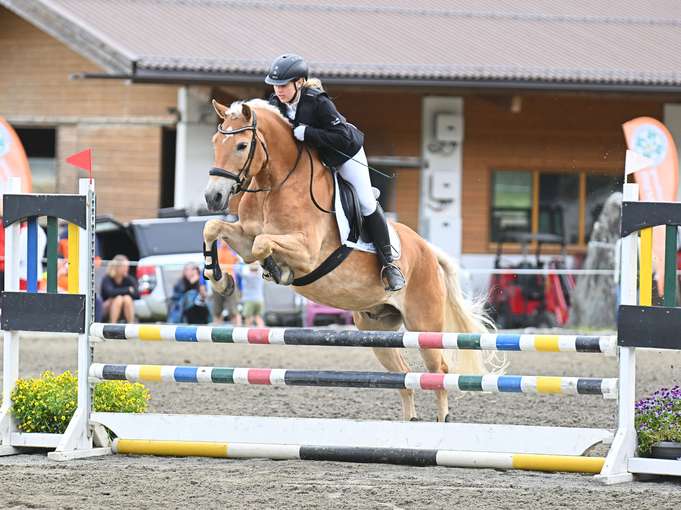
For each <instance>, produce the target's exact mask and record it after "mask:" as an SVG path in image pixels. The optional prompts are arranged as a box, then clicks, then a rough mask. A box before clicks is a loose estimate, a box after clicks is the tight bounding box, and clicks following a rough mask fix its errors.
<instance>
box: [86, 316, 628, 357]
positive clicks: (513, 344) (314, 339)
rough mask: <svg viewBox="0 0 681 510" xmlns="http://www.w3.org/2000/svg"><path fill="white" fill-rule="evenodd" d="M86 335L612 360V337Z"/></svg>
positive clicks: (201, 330)
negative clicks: (569, 355)
mask: <svg viewBox="0 0 681 510" xmlns="http://www.w3.org/2000/svg"><path fill="white" fill-rule="evenodd" d="M90 334H91V335H92V336H93V337H95V338H99V339H102V340H142V341H175V342H213V343H236V344H273V345H314V346H331V347H394V348H408V349H468V350H489V351H535V352H582V353H602V354H604V355H606V356H615V355H616V352H617V337H616V336H614V335H612V336H611V335H604V336H589V335H522V334H520V335H515V334H505V333H504V334H494V333H434V332H432V333H424V332H411V331H358V330H322V329H305V328H232V327H211V326H178V325H140V324H102V323H94V324H93V325H92V327H91V328H90Z"/></svg>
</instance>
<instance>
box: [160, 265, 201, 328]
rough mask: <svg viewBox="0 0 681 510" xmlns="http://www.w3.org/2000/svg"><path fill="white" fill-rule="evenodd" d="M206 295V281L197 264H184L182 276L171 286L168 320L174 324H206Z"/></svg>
mask: <svg viewBox="0 0 681 510" xmlns="http://www.w3.org/2000/svg"><path fill="white" fill-rule="evenodd" d="M206 296H207V291H206V282H205V280H204V279H203V276H202V275H201V271H200V270H199V266H197V265H196V264H194V263H193V262H190V263H188V264H185V266H184V269H183V270H182V278H180V279H179V280H178V282H177V283H176V284H175V286H174V287H173V295H172V297H171V298H170V301H171V305H170V312H169V313H168V321H169V322H171V323H174V324H178V323H187V324H208V321H209V320H210V312H209V310H208V303H207V302H206Z"/></svg>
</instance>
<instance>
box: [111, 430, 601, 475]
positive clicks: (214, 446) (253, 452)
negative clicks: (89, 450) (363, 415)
mask: <svg viewBox="0 0 681 510" xmlns="http://www.w3.org/2000/svg"><path fill="white" fill-rule="evenodd" d="M112 450H113V452H114V453H119V454H133V455H157V456H170V457H186V456H193V457H214V458H226V459H252V458H265V459H275V460H319V461H333V462H362V463H377V464H400V465H409V466H447V467H461V468H491V469H521V470H528V471H550V472H555V471H561V472H571V473H600V471H601V469H602V467H603V463H604V462H605V458H603V457H582V456H575V455H535V454H517V453H491V452H466V451H452V450H425V449H409V448H358V447H345V448H343V447H328V446H306V445H287V444H254V443H218V442H201V441H160V440H144V439H121V438H118V439H114V442H113V447H112Z"/></svg>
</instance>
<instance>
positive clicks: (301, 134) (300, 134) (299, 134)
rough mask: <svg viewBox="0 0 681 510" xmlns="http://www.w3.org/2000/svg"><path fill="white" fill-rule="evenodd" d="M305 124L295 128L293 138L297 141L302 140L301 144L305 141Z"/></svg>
mask: <svg viewBox="0 0 681 510" xmlns="http://www.w3.org/2000/svg"><path fill="white" fill-rule="evenodd" d="M306 127H307V126H305V124H301V125H300V126H296V127H295V128H293V136H295V137H296V139H298V140H300V141H301V142H302V141H303V140H305V128H306Z"/></svg>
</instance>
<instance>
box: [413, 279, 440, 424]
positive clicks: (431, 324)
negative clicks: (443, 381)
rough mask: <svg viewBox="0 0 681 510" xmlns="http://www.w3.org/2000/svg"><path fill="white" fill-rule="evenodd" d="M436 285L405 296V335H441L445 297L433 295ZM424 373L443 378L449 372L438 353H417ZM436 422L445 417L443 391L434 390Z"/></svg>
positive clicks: (428, 350) (426, 350) (421, 288)
mask: <svg viewBox="0 0 681 510" xmlns="http://www.w3.org/2000/svg"><path fill="white" fill-rule="evenodd" d="M437 288H438V286H437V285H421V286H420V287H419V288H418V289H416V290H414V287H412V288H411V289H408V292H409V291H412V292H411V293H409V294H408V296H407V301H406V306H405V310H406V313H405V314H404V326H405V328H406V329H407V330H408V331H438V332H439V331H443V328H444V326H445V317H444V309H445V299H446V298H445V294H444V292H435V291H434V289H437ZM419 352H420V354H421V357H422V358H423V362H424V364H425V365H426V368H427V369H428V372H433V373H440V374H446V373H447V372H448V370H449V366H448V365H447V361H446V360H445V357H444V354H443V351H442V350H441V349H422V350H421V351H419ZM435 401H436V405H437V421H445V420H446V418H447V416H448V415H449V403H448V400H447V390H435Z"/></svg>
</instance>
